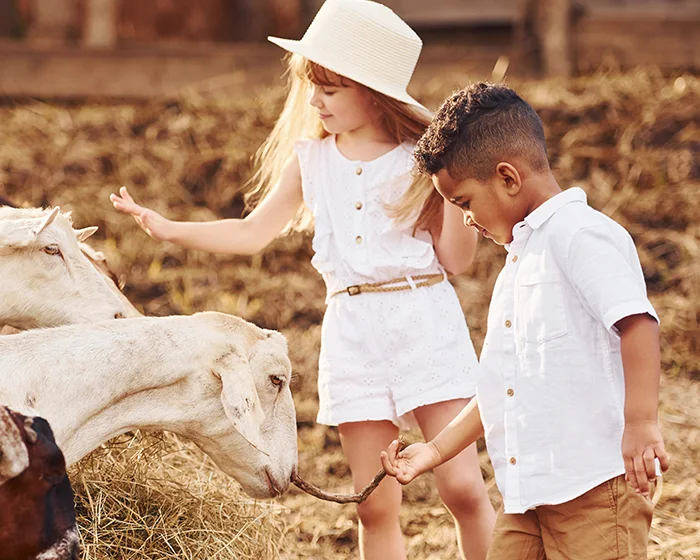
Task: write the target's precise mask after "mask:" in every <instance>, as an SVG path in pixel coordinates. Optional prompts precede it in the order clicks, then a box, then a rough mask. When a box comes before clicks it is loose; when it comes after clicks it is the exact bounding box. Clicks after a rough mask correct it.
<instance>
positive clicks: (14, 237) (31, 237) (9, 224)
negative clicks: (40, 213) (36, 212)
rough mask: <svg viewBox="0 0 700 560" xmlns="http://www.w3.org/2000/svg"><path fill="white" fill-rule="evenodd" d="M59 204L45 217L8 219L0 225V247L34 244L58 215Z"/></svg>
mask: <svg viewBox="0 0 700 560" xmlns="http://www.w3.org/2000/svg"><path fill="white" fill-rule="evenodd" d="M59 211H60V208H59V207H58V206H57V207H56V208H54V209H52V210H51V212H50V213H49V214H48V215H46V216H44V217H43V218H29V219H20V220H6V221H3V223H2V225H0V247H3V246H5V247H26V246H27V245H30V244H32V243H33V242H34V241H35V240H36V238H37V236H38V235H39V234H40V233H41V232H42V231H44V230H45V229H46V228H47V227H48V226H49V225H50V224H51V223H52V222H53V221H54V220H55V219H56V216H58V213H59Z"/></svg>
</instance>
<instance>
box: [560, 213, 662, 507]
mask: <svg viewBox="0 0 700 560" xmlns="http://www.w3.org/2000/svg"><path fill="white" fill-rule="evenodd" d="M557 242H558V243H561V244H562V245H560V246H559V247H558V248H559V249H560V250H559V251H557V252H556V253H555V255H557V256H559V257H560V258H561V261H560V266H561V267H562V269H563V270H564V271H566V274H567V276H568V278H569V280H570V281H571V283H572V284H573V286H574V287H575V288H576V290H577V292H578V294H579V296H580V297H581V299H582V302H583V303H584V304H585V306H586V308H587V310H588V311H589V312H590V313H591V314H592V315H593V317H594V318H596V319H597V320H598V321H599V322H600V323H601V324H603V325H604V326H605V328H606V329H608V330H609V331H610V332H615V331H617V333H618V334H619V336H620V345H621V352H622V365H623V371H624V380H625V410H624V415H625V429H624V432H623V441H622V455H623V458H624V462H625V475H626V477H627V480H628V481H629V483H630V484H631V485H632V486H633V487H634V488H635V490H637V491H638V492H640V493H643V494H648V492H649V483H648V482H649V478H652V479H653V478H654V477H655V469H654V458H655V457H657V456H658V459H659V462H660V463H661V467H662V469H663V470H666V469H667V468H668V457H667V456H666V452H665V450H664V447H663V439H662V438H661V434H660V431H659V428H658V425H657V421H656V419H657V407H658V403H659V378H660V369H661V366H660V357H659V356H660V350H659V331H658V328H659V327H658V318H657V317H656V312H655V311H654V308H653V307H652V305H651V303H650V302H649V300H648V298H647V294H646V287H645V285H644V275H643V273H642V268H641V265H640V264H639V259H638V257H637V254H636V249H635V248H634V244H633V242H632V239H631V238H628V240H627V241H626V243H627V245H626V246H625V245H624V244H623V243H622V238H621V237H618V238H617V239H614V238H613V236H612V234H611V230H610V229H609V228H608V227H607V226H601V225H598V226H593V227H586V228H583V229H581V230H579V231H578V232H576V233H575V234H574V236H573V238H571V239H570V241H569V242H568V243H567V240H566V236H561V237H559V238H557V239H556V240H555V244H556V243H557Z"/></svg>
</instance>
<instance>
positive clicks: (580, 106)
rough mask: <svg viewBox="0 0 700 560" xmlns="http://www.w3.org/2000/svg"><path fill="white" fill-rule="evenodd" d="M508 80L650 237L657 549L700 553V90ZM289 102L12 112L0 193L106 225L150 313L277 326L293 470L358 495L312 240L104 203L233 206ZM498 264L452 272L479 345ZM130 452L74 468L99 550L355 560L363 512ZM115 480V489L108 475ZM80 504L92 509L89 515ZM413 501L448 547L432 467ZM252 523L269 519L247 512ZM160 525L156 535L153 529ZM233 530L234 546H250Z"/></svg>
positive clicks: (645, 256)
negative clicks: (328, 412)
mask: <svg viewBox="0 0 700 560" xmlns="http://www.w3.org/2000/svg"><path fill="white" fill-rule="evenodd" d="M420 72H421V73H420V75H419V78H420V79H419V80H417V81H416V84H417V85H418V88H417V90H418V91H417V92H416V93H418V96H419V98H420V99H421V100H422V101H424V102H426V103H427V104H428V105H429V106H433V107H434V106H436V105H437V103H438V102H439V101H440V100H441V99H442V98H443V97H444V96H445V95H447V94H448V93H449V92H450V91H452V90H453V89H455V88H457V87H460V86H462V85H464V83H465V82H466V81H467V78H466V77H463V76H462V75H461V74H460V69H459V68H457V67H456V66H454V65H453V66H450V65H449V64H445V65H441V66H435V67H432V68H423V69H421V70H420ZM224 83H225V82H224ZM516 85H517V86H519V90H520V91H521V93H522V94H523V95H524V96H525V98H526V99H528V100H530V101H531V103H532V104H533V105H534V106H535V107H536V108H537V109H538V111H539V112H540V114H541V115H542V118H543V120H544V122H545V127H546V129H547V136H548V142H549V147H550V156H551V160H552V165H553V167H554V170H555V173H556V176H557V177H558V179H559V180H560V182H561V184H562V185H563V186H572V185H580V186H582V187H583V188H584V189H585V190H586V191H587V193H588V195H589V199H590V201H591V204H592V205H593V206H594V207H596V208H599V209H601V210H603V211H604V212H606V213H607V214H609V215H611V216H612V217H614V218H615V219H616V220H618V221H619V222H621V223H622V224H623V225H625V226H626V227H627V228H628V229H629V230H630V231H631V232H632V234H633V236H634V237H635V241H636V243H637V245H638V247H639V251H640V255H641V260H642V264H643V266H644V269H645V274H646V277H647V281H648V284H649V292H650V296H651V298H652V301H653V303H654V305H655V307H656V309H657V311H658V312H659V314H660V316H661V317H662V348H663V366H664V373H665V376H664V380H663V387H662V404H661V414H662V422H663V427H664V433H665V437H666V442H667V446H668V448H669V449H670V450H671V452H672V453H673V460H674V462H673V465H672V471H671V472H670V473H669V475H668V476H667V477H666V484H665V487H664V495H663V497H662V498H661V501H660V503H659V505H658V508H657V515H656V518H655V521H654V526H653V529H652V544H651V546H650V554H651V557H652V558H659V559H662V558H663V559H667V558H668V559H670V558H696V557H700V537H698V536H697V535H698V532H699V530H700V480H698V475H697V469H696V465H697V463H698V462H700V439H699V437H698V425H700V423H699V422H698V417H697V416H698V414H697V412H695V411H697V410H699V409H700V391H699V389H698V380H700V365H699V364H700V359H699V358H700V348H699V339H700V337H699V333H700V331H699V330H698V323H699V321H700V312H699V302H700V293H698V291H699V290H700V269H699V265H698V257H699V256H700V255H699V253H700V242H699V239H700V231H699V230H698V228H699V226H698V218H699V217H700V198H699V197H698V196H697V191H698V186H699V185H698V183H699V182H700V164H698V161H697V153H698V147H699V146H700V131H699V127H698V124H699V120H700V117H699V116H698V111H697V107H699V106H700V81H699V80H698V78H697V77H696V76H693V75H683V76H673V77H667V76H663V75H661V74H659V73H658V72H655V71H653V70H645V71H641V70H640V71H636V72H630V73H618V72H615V71H614V70H610V71H601V72H599V73H598V74H596V75H594V76H591V77H588V78H582V79H577V80H573V81H571V82H569V83H562V82H526V83H521V84H516ZM280 103H281V92H280V91H279V89H273V90H268V91H266V92H264V93H263V94H261V95H259V96H257V97H253V96H252V95H251V94H250V93H249V91H247V90H244V89H242V88H239V89H236V88H233V87H228V88H227V87H221V88H220V89H216V90H213V91H210V92H208V93H201V92H200V93H198V92H195V91H191V92H185V93H183V95H182V96H180V97H179V98H178V99H175V100H170V101H164V102H154V103H151V104H149V105H141V106H134V105H126V104H112V105H99V104H90V103H86V104H76V105H73V106H58V105H53V104H43V103H38V102H36V103H29V104H23V105H21V106H17V107H14V108H13V107H9V108H7V109H5V110H2V111H0V195H6V196H9V197H10V198H13V199H16V200H22V201H26V202H28V203H29V204H33V205H38V204H45V203H48V202H51V203H60V204H62V205H63V206H65V207H66V208H69V209H72V210H73V211H74V214H75V218H76V223H77V224H78V225H80V226H85V225H92V224H94V225H99V226H100V227H101V229H100V232H98V235H97V239H98V241H99V242H100V243H101V245H102V246H101V247H100V248H101V249H103V250H104V251H105V252H106V253H107V255H108V257H109V260H110V263H111V265H112V266H113V267H114V268H115V269H116V270H118V271H120V273H121V274H122V275H123V276H124V278H125V280H126V293H127V295H128V296H129V297H130V298H131V299H132V301H133V302H134V303H135V304H136V305H137V306H141V308H142V309H143V310H144V311H145V312H146V313H147V314H151V315H164V314H170V313H192V312H194V311H198V310H205V309H211V310H219V311H224V312H228V313H234V314H237V315H240V316H242V317H244V318H245V319H248V320H251V321H254V322H256V323H257V324H259V325H261V326H263V327H267V328H274V329H279V330H281V331H282V332H284V333H285V334H286V335H287V337H288V338H289V341H290V351H291V357H292V361H293V364H294V367H295V370H296V371H297V372H298V373H299V374H300V375H299V381H298V385H297V387H296V388H295V401H296V405H297V415H298V424H299V453H300V464H301V469H302V474H303V475H304V476H305V477H306V478H307V479H308V480H311V481H313V482H315V483H317V484H319V485H321V486H324V487H326V488H328V489H330V490H340V491H347V490H349V489H350V478H349V472H348V468H347V465H346V463H345V461H344V460H343V457H342V453H341V451H340V446H339V440H338V434H337V431H336V430H334V429H327V428H325V427H322V426H318V425H316V424H315V422H314V419H315V414H316V411H317V407H318V403H317V396H316V389H315V383H316V360H317V357H318V345H319V340H320V324H321V320H322V317H323V311H324V303H323V294H324V287H323V283H322V281H321V279H320V278H319V276H318V275H317V274H316V273H315V272H314V271H313V269H312V268H311V266H310V264H309V258H310V256H311V244H310V239H309V237H308V236H303V235H295V236H291V237H287V238H284V239H281V240H278V241H276V242H275V243H273V245H272V246H271V247H269V248H268V249H267V250H266V251H265V252H264V253H262V254H261V255H257V256H255V257H252V258H242V257H225V256H218V255H206V254H203V253H198V252H194V251H185V250H183V249H180V248H178V247H175V246H172V245H167V244H157V243H155V242H153V241H151V240H150V239H148V238H147V237H146V236H145V235H144V234H143V233H141V232H140V231H139V230H138V229H137V228H136V227H135V226H134V224H133V222H132V221H131V219H130V218H128V217H125V216H122V215H118V214H116V213H115V212H113V211H112V208H111V205H110V203H109V201H108V199H107V196H108V194H109V193H110V192H113V191H114V190H116V189H117V188H118V187H119V186H120V185H122V184H126V185H128V186H130V189H131V192H132V194H134V196H135V197H136V198H137V200H139V201H142V202H144V203H146V204H148V205H152V206H153V207H154V208H156V209H158V210H161V211H163V212H165V213H167V215H168V216H169V217H172V218H176V219H194V220H205V219H213V218H215V217H221V216H227V217H231V216H239V215H240V213H241V211H242V200H241V192H240V187H241V185H242V184H243V183H244V181H245V180H246V179H247V178H248V177H250V174H251V164H250V156H251V154H252V153H253V152H254V150H255V149H256V148H257V146H259V144H260V142H261V141H262V140H263V138H264V137H265V136H266V135H267V133H268V131H269V130H270V128H271V126H272V124H273V122H274V118H275V116H276V115H277V112H278V110H279V107H280ZM502 263H503V250H502V249H500V248H498V247H496V246H494V245H493V244H482V245H481V246H480V248H479V252H478V255H477V260H476V263H475V265H474V267H473V269H472V270H471V271H470V272H469V273H468V274H466V275H464V276H461V277H459V278H456V279H454V284H455V286H456V288H457V291H458V294H459V297H460V300H461V302H462V304H463V306H464V309H465V312H466V313H467V319H468V322H469V325H470V329H471V333H472V336H473V339H474V342H475V345H476V346H477V348H480V346H481V344H482V341H483V337H484V334H485V332H484V331H485V319H486V311H487V307H488V300H489V294H490V291H491V288H492V286H493V282H494V280H495V275H496V274H497V272H498V270H499V269H500V267H501V265H502ZM120 441H122V446H123V445H124V443H123V442H124V440H120ZM149 445H151V446H154V447H151V448H150V449H152V450H153V451H152V454H150V455H148V458H149V460H148V461H140V460H139V457H140V455H139V453H146V451H143V450H142V447H144V446H146V447H148V446H149ZM127 449H128V450H121V449H120V450H119V451H115V450H114V449H110V450H109V451H100V454H101V455H100V457H99V458H94V457H93V458H92V459H90V460H88V462H84V463H83V464H82V465H81V468H83V469H86V470H85V471H84V474H82V475H81V474H79V472H80V471H79V470H74V471H73V477H72V480H73V482H74V483H75V486H76V489H77V491H78V493H79V504H80V508H81V526H82V528H83V533H84V535H83V537H84V539H85V543H86V548H87V550H88V555H86V557H88V558H107V557H115V556H113V554H114V552H113V550H114V549H113V548H110V547H115V546H118V545H117V544H115V543H119V542H120V541H119V539H128V538H132V537H127V536H124V534H123V533H127V532H129V531H131V532H132V535H137V534H138V535H141V537H140V538H149V539H150V540H149V541H148V543H149V546H151V548H150V549H149V552H148V556H144V557H149V558H158V557H163V558H166V557H168V555H172V554H173V552H172V550H171V549H170V548H168V546H169V545H167V544H166V540H167V539H171V540H170V542H176V540H175V539H177V538H179V537H178V536H177V535H178V534H182V535H185V536H187V535H197V536H196V538H194V539H193V540H192V541H190V543H189V544H188V545H187V546H191V547H194V548H190V549H187V551H186V552H184V551H183V552H179V554H181V556H183V557H193V558H194V557H206V556H207V555H208V557H212V558H213V557H216V558H245V557H246V556H245V554H248V553H249V552H246V551H247V550H252V549H245V548H242V549H241V551H238V549H236V552H235V553H233V552H231V553H230V554H228V555H227V554H226V553H222V554H219V555H218V556H217V555H214V554H213V553H212V552H211V549H210V550H209V551H208V552H206V553H205V552H204V551H202V549H201V548H196V547H197V546H199V545H200V544H201V543H202V542H204V541H205V540H206V539H205V538H204V537H203V535H212V534H217V535H220V531H224V532H225V533H226V532H227V531H228V533H227V534H228V535H229V536H231V537H232V536H234V535H236V534H237V533H238V532H239V531H241V529H242V528H243V527H246V526H247V527H248V529H249V530H251V531H261V534H260V536H259V537H256V538H258V539H262V540H264V541H265V542H271V543H272V544H271V545H270V546H273V548H272V549H265V551H264V552H263V551H261V552H257V553H256V554H257V555H258V556H260V557H261V558H268V557H269V558H273V557H276V556H277V553H276V552H275V550H274V545H275V544H276V543H277V536H278V535H279V533H280V531H281V532H284V533H285V537H284V538H283V540H282V542H281V545H280V547H281V548H280V552H279V556H281V557H283V558H288V559H296V558H330V557H332V558H340V559H342V558H351V557H355V556H356V555H357V548H356V543H357V533H356V515H355V513H354V508H353V507H352V506H338V505H335V504H325V503H320V502H318V501H315V500H314V499H313V498H311V497H309V496H305V495H303V494H301V493H299V492H298V491H297V490H295V489H292V490H291V491H290V492H289V493H288V494H287V495H286V496H285V497H284V498H283V499H281V500H279V501H278V502H277V503H278V504H281V505H282V506H281V509H283V512H282V513H281V514H280V515H270V507H269V506H267V505H265V506H263V505H260V504H250V503H246V504H244V505H242V506H241V507H243V508H244V510H243V511H244V512H247V513H242V514H239V513H238V511H239V510H238V509H236V508H237V507H238V505H237V504H234V503H233V501H234V500H239V499H241V494H240V493H238V492H236V491H235V489H234V487H235V485H234V487H230V486H219V485H223V484H224V482H223V481H222V480H221V478H220V475H219V474H218V473H217V472H216V470H215V469H213V468H212V467H211V465H209V464H208V462H207V461H205V460H204V458H203V457H202V455H201V453H199V452H198V451H196V450H192V449H191V448H187V447H185V450H184V451H182V449H183V444H182V443H181V442H178V440H176V439H173V440H170V439H168V440H167V445H165V446H162V445H161V444H160V443H156V444H152V440H151V439H148V438H146V439H144V440H141V439H137V440H133V441H131V444H130V446H127ZM124 454H126V455H124ZM183 454H184V455H183ZM130 455H131V456H132V460H131V461H127V460H126V457H127V456H130ZM481 460H482V466H483V472H484V476H485V478H486V479H487V481H488V483H489V485H490V487H491V496H492V498H493V501H494V503H496V502H498V501H499V499H500V498H499V496H498V494H497V492H496V491H495V488H493V483H492V471H491V468H490V464H489V463H488V460H487V458H486V455H485V454H484V452H483V450H482V453H481ZM161 463H165V465H163V466H161ZM115 464H117V465H119V466H118V467H114V466H113V465H115ZM88 467H89V468H88ZM146 467H147V468H146ZM111 480H115V481H119V484H117V483H116V482H115V483H114V485H113V486H112V483H111V482H110V481H111ZM132 480H133V481H135V482H130V481H132ZM213 480H216V481H217V482H216V485H214V483H213V482H210V481H213ZM83 481H85V482H83ZM180 491H182V492H183V494H178V493H177V492H180ZM88 496H91V497H92V504H93V506H90V507H88V506H89V504H90V499H89V498H88ZM96 496H100V500H97V499H96ZM175 496H177V497H175ZM405 496H406V497H405V502H406V503H405V507H404V508H402V514H401V515H402V527H403V530H404V533H405V534H406V536H407V545H408V549H409V554H411V555H412V556H413V557H418V558H444V557H456V546H455V543H454V538H453V530H452V524H451V520H450V516H449V514H448V513H447V512H446V510H445V509H444V507H442V506H441V504H440V502H439V500H438V498H437V493H436V491H435V487H434V484H433V481H432V479H431V477H430V475H427V476H425V477H421V479H419V480H418V481H416V482H415V483H413V484H411V485H410V486H409V487H407V489H406V493H405ZM171 497H172V499H170V498H171ZM95 504H98V505H99V504H104V505H99V507H98V506H95ZM184 504H187V506H186V507H183V505H184ZM219 507H220V508H221V509H217V508H219ZM278 507H280V506H279V505H278ZM226 508H231V509H226ZM245 508H248V509H245ZM224 510H225V511H224ZM273 511H274V508H273ZM200 512H205V513H202V514H201V515H200ZM259 516H263V517H264V520H261V522H258V521H256V522H255V523H250V522H249V520H250V519H251V518H252V519H258V517H259ZM224 519H226V520H227V521H226V522H224V521H223V520H224ZM229 519H230V520H231V521H228V520H229ZM153 527H160V529H158V530H157V531H156V530H155V529H154V530H153V533H149V530H151V528H153ZM263 527H264V528H263ZM197 531H200V532H199V533H198V532H197ZM243 534H244V532H242V533H241V535H243ZM245 534H249V533H245ZM149 535H152V536H150V537H149ZM163 535H167V537H165V536H163ZM94 538H98V539H99V546H98V545H96V544H94V543H95V541H91V540H90V539H94ZM133 538H136V537H133ZM225 538H226V535H223V536H222V539H225ZM241 538H242V541H240V542H241V543H243V544H241V546H244V544H245V543H247V544H250V543H251V542H252V541H251V540H250V539H248V537H241ZM252 538H253V537H251V539H252ZM246 539H248V540H246ZM265 539H267V540H265ZM195 541H196V542H195ZM121 542H126V540H124V541H121ZM220 542H222V541H220ZM258 544H262V543H258ZM156 545H157V547H156ZM119 546H121V545H119ZM129 546H130V547H132V548H137V547H138V546H140V545H136V544H130V545H129ZM183 546H184V545H183ZM214 546H218V545H214ZM236 546H237V545H236ZM266 546H267V545H266ZM108 551H109V552H108ZM250 553H251V554H252V552H250ZM110 554H112V556H110ZM121 554H123V553H121ZM159 555H161V556H159ZM198 555H199V556H198ZM119 557H121V556H119ZM124 557H128V556H124ZM134 557H135V558H138V557H139V556H134Z"/></svg>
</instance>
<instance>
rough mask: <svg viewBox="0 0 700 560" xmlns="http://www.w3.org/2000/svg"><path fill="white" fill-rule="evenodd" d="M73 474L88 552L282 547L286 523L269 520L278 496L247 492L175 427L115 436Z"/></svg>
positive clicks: (249, 553) (153, 557)
mask: <svg viewBox="0 0 700 560" xmlns="http://www.w3.org/2000/svg"><path fill="white" fill-rule="evenodd" d="M70 475H71V481H72V483H73V488H74V491H75V501H76V507H77V514H78V523H79V526H80V529H81V545H82V548H83V551H84V554H85V558H91V559H95V560H103V559H104V560H112V559H115V558H119V559H127V558H129V559H133V560H141V559H143V560H168V559H172V558H178V559H180V558H201V559H205V558H206V559H208V558H236V559H241V560H243V559H255V560H258V559H259V558H274V557H275V556H276V555H277V545H278V543H279V540H280V537H281V531H280V526H279V524H274V523H270V522H269V516H270V515H274V509H275V506H274V504H273V503H268V504H262V503H255V502H252V501H250V500H247V499H245V497H244V496H243V495H242V494H241V492H240V490H239V488H238V486H237V485H236V483H235V482H233V481H232V480H231V479H230V478H228V477H227V476H225V475H224V474H223V473H221V472H220V471H218V470H217V469H216V468H215V467H214V465H213V464H212V463H211V462H210V461H209V460H208V459H207V458H205V457H203V456H202V454H201V453H200V452H198V451H196V448H195V447H194V446H193V445H192V444H187V443H184V442H182V441H180V440H179V438H177V436H175V435H172V434H161V435H150V436H145V435H143V434H141V433H140V432H136V433H133V434H126V435H124V436H121V437H119V438H115V439H113V440H112V441H110V442H109V443H108V444H106V445H104V446H103V447H102V448H100V449H99V450H97V451H95V452H94V453H92V454H91V455H89V456H88V457H87V458H85V459H84V460H83V461H81V462H80V463H79V464H78V465H76V466H74V467H73V468H72V469H71V472H70ZM277 509H279V508H277Z"/></svg>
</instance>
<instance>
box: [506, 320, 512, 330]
mask: <svg viewBox="0 0 700 560" xmlns="http://www.w3.org/2000/svg"><path fill="white" fill-rule="evenodd" d="M512 325H513V323H511V322H510V320H509V319H507V320H506V328H507V329H509V328H510V327H511V326H512Z"/></svg>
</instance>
